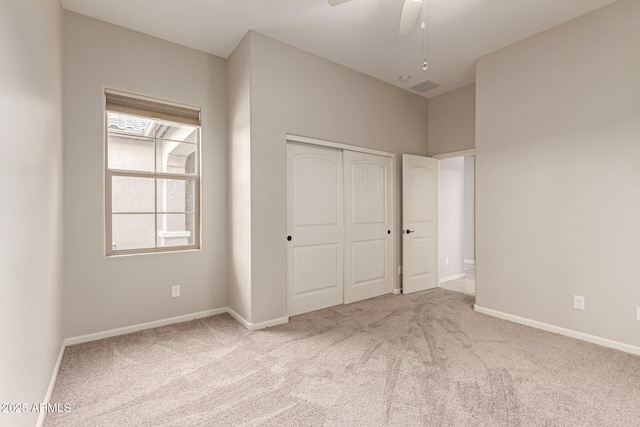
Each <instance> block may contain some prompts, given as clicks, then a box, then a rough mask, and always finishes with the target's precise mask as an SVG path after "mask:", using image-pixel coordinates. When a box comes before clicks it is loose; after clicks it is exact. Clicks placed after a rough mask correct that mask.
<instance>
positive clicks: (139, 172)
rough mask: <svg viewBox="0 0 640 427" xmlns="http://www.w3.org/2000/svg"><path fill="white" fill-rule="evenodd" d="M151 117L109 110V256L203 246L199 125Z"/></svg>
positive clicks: (107, 124) (107, 113) (107, 189)
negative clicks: (200, 214)
mask: <svg viewBox="0 0 640 427" xmlns="http://www.w3.org/2000/svg"><path fill="white" fill-rule="evenodd" d="M108 101H109V100H108V99H107V107H109V102H108ZM151 114H152V112H149V116H148V117H146V116H143V115H139V114H136V115H134V114H126V113H123V112H121V111H109V109H107V111H106V139H107V147H106V148H107V171H106V172H107V176H106V178H107V179H106V181H107V188H106V198H107V200H106V206H107V227H106V229H107V254H108V255H117V254H125V253H140V252H161V251H168V250H182V249H195V248H199V244H200V242H199V240H200V239H199V206H200V201H199V152H200V127H199V126H196V125H192V124H186V123H180V122H176V121H169V120H164V119H158V118H154V117H153V116H152V115H151Z"/></svg>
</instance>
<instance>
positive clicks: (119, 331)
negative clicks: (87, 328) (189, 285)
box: [64, 307, 228, 345]
mask: <svg viewBox="0 0 640 427" xmlns="http://www.w3.org/2000/svg"><path fill="white" fill-rule="evenodd" d="M227 311H228V308H227V307H222V308H214V309H213V310H205V311H199V312H197V313H191V314H185V315H182V316H176V317H170V318H167V319H160V320H154V321H153V322H146V323H139V324H137V325H132V326H125V327H123V328H116V329H110V330H108V331H103V332H96V333H94V334H87V335H80V336H78V337H73V338H67V339H65V340H64V344H65V345H74V344H81V343H85V342H89V341H95V340H101V339H103V338H110V337H115V336H118V335H124V334H130V333H132V332H137V331H142V330H144V329H152V328H157V327H160V326H166V325H171V324H173V323H181V322H188V321H190V320H194V319H199V318H201V317H209V316H214V315H216V314H222V313H227Z"/></svg>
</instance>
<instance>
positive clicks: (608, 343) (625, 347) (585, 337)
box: [473, 304, 640, 356]
mask: <svg viewBox="0 0 640 427" xmlns="http://www.w3.org/2000/svg"><path fill="white" fill-rule="evenodd" d="M473 309H474V310H475V311H477V312H478V313H482V314H487V315H489V316H493V317H498V318H500V319H504V320H509V321H511V322H515V323H519V324H521V325H525V326H531V327H532V328H536V329H542V330H543V331H547V332H554V333H556V334H560V335H564V336H567V337H571V338H576V339H579V340H582V341H587V342H590V343H593V344H598V345H601V346H603V347H609V348H613V349H616V350H620V351H624V352H625V353H631V354H635V355H638V356H640V347H636V346H634V345H630V344H625V343H622V342H619V341H613V340H610V339H607V338H601V337H597V336H595V335H589V334H585V333H584V332H578V331H574V330H573V329H566V328H562V327H560V326H555V325H550V324H548V323H543V322H539V321H537V320H531V319H527V318H526V317H520V316H515V315H513V314H508V313H503V312H501V311H496V310H491V309H490V308H485V307H482V306H479V305H477V304H474V306H473Z"/></svg>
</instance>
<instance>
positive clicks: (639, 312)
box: [636, 307, 640, 322]
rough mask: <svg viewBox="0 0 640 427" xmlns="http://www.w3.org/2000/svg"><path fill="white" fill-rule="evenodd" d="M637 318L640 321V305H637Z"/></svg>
mask: <svg viewBox="0 0 640 427" xmlns="http://www.w3.org/2000/svg"><path fill="white" fill-rule="evenodd" d="M636 320H637V321H638V322H640V307H636Z"/></svg>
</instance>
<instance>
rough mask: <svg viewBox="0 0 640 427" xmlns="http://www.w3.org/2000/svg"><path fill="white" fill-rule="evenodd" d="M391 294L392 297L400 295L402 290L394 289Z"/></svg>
mask: <svg viewBox="0 0 640 427" xmlns="http://www.w3.org/2000/svg"><path fill="white" fill-rule="evenodd" d="M392 292H393V294H394V295H400V294H401V293H402V289H399V288H396V289H394V290H393V291H392Z"/></svg>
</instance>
